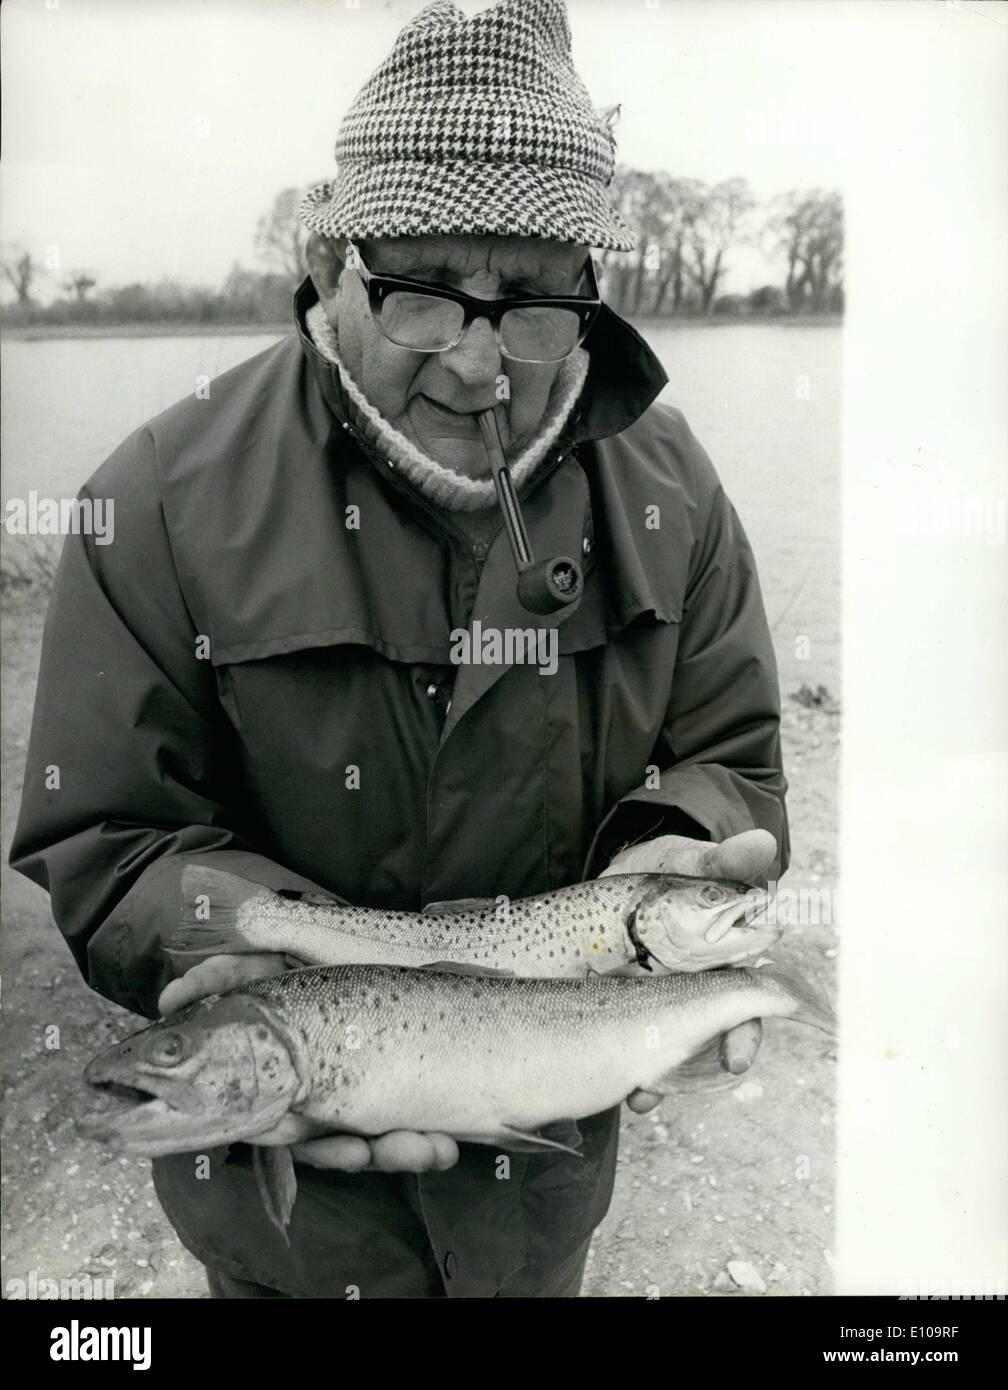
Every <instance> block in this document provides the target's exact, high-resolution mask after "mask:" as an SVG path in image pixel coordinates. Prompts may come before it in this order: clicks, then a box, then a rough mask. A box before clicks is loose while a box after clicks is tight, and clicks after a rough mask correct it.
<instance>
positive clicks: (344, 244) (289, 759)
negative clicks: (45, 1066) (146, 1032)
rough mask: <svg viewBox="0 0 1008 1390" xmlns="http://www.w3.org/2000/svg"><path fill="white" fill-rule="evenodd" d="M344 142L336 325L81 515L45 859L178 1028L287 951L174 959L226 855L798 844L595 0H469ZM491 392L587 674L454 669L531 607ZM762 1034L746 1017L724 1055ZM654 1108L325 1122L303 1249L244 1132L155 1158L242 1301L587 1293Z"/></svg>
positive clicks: (770, 862) (576, 868)
mask: <svg viewBox="0 0 1008 1390" xmlns="http://www.w3.org/2000/svg"><path fill="white" fill-rule="evenodd" d="M337 157H338V159H339V166H338V177H337V178H336V180H335V182H334V183H332V184H327V185H325V186H323V187H322V188H320V189H317V190H316V191H315V192H314V193H313V194H312V195H310V197H309V198H308V200H307V202H306V205H305V208H304V211H303V215H304V220H305V221H306V223H307V225H308V227H309V228H310V229H311V231H312V237H311V240H310V243H309V264H310V270H311V278H310V280H306V281H305V283H304V284H303V285H302V286H301V287H300V289H299V290H298V292H297V295H296V298H295V316H296V327H297V333H296V335H295V336H291V337H289V338H287V339H285V340H283V341H281V342H280V343H278V344H277V345H276V346H275V347H273V348H271V349H270V350H268V351H267V352H265V353H263V354H261V355H260V356H258V357H256V358H253V359H252V360H251V361H249V362H246V363H244V364H242V365H241V366H239V367H238V368H236V369H235V370H233V371H231V372H229V373H227V374H226V375H225V376H223V377H221V378H220V379H219V380H217V381H215V382H214V383H213V386H212V390H211V393H210V398H209V399H208V400H202V399H201V400H192V401H189V402H184V403H182V404H180V405H178V406H176V407H174V408H173V409H171V410H169V411H168V412H167V413H166V414H164V415H162V416H160V417H159V418H158V419H156V420H154V421H152V422H151V423H150V424H148V425H147V426H145V427H144V428H142V429H140V430H139V431H137V433H136V434H134V435H132V436H131V437H130V438H129V439H128V440H126V442H125V443H124V444H123V445H122V446H121V447H120V448H119V449H118V450H117V451H116V453H115V454H114V455H113V456H112V457H111V458H110V459H109V460H108V461H107V462H106V464H105V465H104V466H103V467H102V468H101V469H100V470H99V471H98V472H97V474H96V475H95V476H94V478H93V479H92V480H91V482H90V483H89V484H88V487H87V492H88V493H89V495H92V496H102V497H113V498H114V499H115V503H116V519H117V529H116V542H115V544H114V545H112V546H105V547H96V546H94V545H93V544H92V542H91V541H90V540H89V539H88V538H87V537H84V536H71V537H68V539H67V543H66V549H65V553H64V557H63V561H62V566H61V570H60V574H59V578H58V581H57V584H56V588H55V592H54V594H53V599H52V605H51V610H50V615H49V622H48V627H47V632H46V640H45V648H44V653H43V661H42V669H41V675H40V679H39V693H38V702H37V708H36V715H35V723H34V728H33V733H32V741H31V748H30V753H29V759H28V770H27V776H26V782H25V796H24V805H23V810H22V816H21V822H20V825H19V829H18V833H17V838H16V843H15V847H14V851H13V855H12V859H13V862H14V863H15V864H16V866H17V867H18V868H19V869H21V871H22V872H24V873H26V874H28V875H29V876H31V877H32V878H34V879H35V880H36V881H37V882H39V883H41V884H43V885H44V886H45V887H46V888H48V890H49V892H50V894H51V897H52V906H53V913H54V915H55V918H56V921H57V922H58V924H59V926H60V928H61V929H62V931H63V932H64V933H65V935H66V937H67V940H68V941H69V943H70V946H71V948H72V950H73V952H74V954H75V956H76V958H77V961H78V963H79V965H80V967H81V969H82V971H83V972H84V974H85V976H86V978H87V980H88V982H89V983H90V984H91V985H92V986H93V987H94V988H95V989H97V990H100V991H101V992H102V993H103V994H105V995H107V996H108V997H110V998H112V999H115V1000H117V1001H119V1002H120V1003H121V1004H124V1005H125V1006H126V1007H127V1008H130V1009H133V1010H135V1011H137V1012H139V1013H142V1014H146V1015H147V1016H149V1017H153V1016H155V1015H156V1013H157V1011H158V1005H159V996H160V1007H161V1009H162V1010H170V1009H172V1008H175V1007H177V1006H179V1005H181V1004H183V1003H184V1002H186V1001H187V1000H189V999H192V998H195V997H198V996H199V995H201V994H205V993H210V992H215V991H218V990H224V989H227V988H230V987H231V986H233V985H235V984H237V983H240V982H241V981H242V980H244V979H247V978H248V977H249V976H250V975H259V974H266V973H270V972H273V971H276V970H278V969H282V968H284V962H283V960H282V959H281V958H279V957H277V956H272V955H264V956H256V957H242V958H238V957H228V956H219V957H216V958H213V959H211V960H209V961H205V962H203V963H201V964H199V965H197V966H196V967H195V968H193V969H192V970H190V971H189V972H188V973H186V974H184V975H183V976H181V977H180V978H178V979H174V980H173V979H172V975H173V969H172V966H171V964H170V963H169V960H168V958H167V957H166V955H165V954H164V952H163V950H162V942H163V941H164V939H165V938H166V937H167V935H169V934H170V932H171V931H172V930H173V928H174V926H175V925H176V922H177V920H178V913H179V906H180V896H181V895H180V876H181V871H182V868H183V866H184V865H185V864H186V863H192V862H197V863H201V864H207V865H212V866H217V867H223V868H227V869H230V870H232V871H233V872H236V873H239V874H243V875H244V876H246V877H247V878H251V879H255V880H257V881H259V882H261V883H264V884H268V885H270V886H272V887H274V888H278V889H285V890H287V891H289V892H300V891H306V890H317V889H318V888H322V889H324V890H327V891H330V892H332V893H335V894H338V895H340V896H342V897H343V898H345V899H348V900H350V901H353V902H356V903H363V904H368V905H371V906H379V907H388V908H395V909H414V910H415V909H418V908H420V907H422V906H424V905H425V904H427V903H430V902H432V901H434V900H451V899H457V898H461V897H463V896H469V897H471V896H474V895H475V896H493V895H496V894H500V893H505V894H508V895H510V896H512V897H517V896H522V895H527V894H530V893H535V892H542V891H545V890H548V889H552V888H557V887H561V886H563V885H565V884H569V883H571V882H575V881H578V880H579V879H582V878H585V877H591V876H594V875H597V874H598V873H600V872H604V871H606V870H607V868H608V869H609V870H613V869H616V870H619V871H623V870H625V869H628V868H630V869H633V868H639V867H645V868H650V869H669V870H679V871H684V872H708V873H712V874H724V875H728V876H731V877H735V878H743V879H748V880H749V881H753V882H755V881H759V880H761V879H765V877H766V876H767V874H768V873H776V872H779V871H780V870H781V868H782V867H783V866H784V864H785V863H786V857H787V828H786V818H785V812H784V790H785V782H784V777H783V774H782V771H781V761H780V749H779V737H778V725H779V708H778V693H777V686H776V674H775V667H774V659H773V654H772V650H771V645H770V640H769V636H768V633H767V628H766V621H765V617H764V612H763V607H762V602H761V598H760V593H759V587H758V582H757V578H756V572H755V568H754V564H753V559H752V555H751V552H750V550H749V547H748V545H747V543H746V539H745V537H744V535H743V533H742V530H741V527H740V525H739V522H738V519H737V518H736V516H735V513H734V511H733V509H732V507H731V505H730V504H729V502H728V501H727V499H726V498H725V495H724V493H723V491H722V489H721V487H720V485H719V482H718V479H717V477H716V475H715V473H714V471H713V468H712V467H711V464H710V462H709V461H708V459H707V457H706V455H705V454H704V452H703V450H702V449H701V448H700V446H699V445H698V444H697V442H696V440H695V439H694V438H693V436H692V435H691V433H690V431H689V429H688V428H687V426H686V424H685V422H684V420H683V418H682V416H681V415H680V414H679V413H678V412H677V411H675V410H672V409H668V408H665V407H661V406H657V405H654V404H653V402H654V400H655V397H656V396H657V395H658V393H659V391H660V390H661V388H662V386H663V385H664V384H665V380H666V378H665V375H664V373H663V372H662V370H661V368H660V366H659V364H658V362H657V361H656V359H655V358H654V356H653V355H652V354H651V352H650V351H649V349H648V348H647V346H646V345H645V343H644V342H643V341H642V339H641V338H640V337H639V336H638V335H637V333H636V332H634V330H633V329H632V328H630V327H629V325H627V324H625V323H624V322H622V321H621V320H620V319H619V318H618V317H617V316H616V315H615V314H613V313H612V312H611V311H610V310H608V309H607V308H606V307H605V305H602V304H600V303H599V301H598V297H597V286H596V282H595V279H594V271H593V268H592V262H591V258H590V254H589V248H590V247H608V248H611V249H614V250H626V249H629V248H630V247H631V246H632V244H633V243H632V236H631V234H630V233H629V231H628V229H627V228H626V227H625V226H624V224H623V223H622V222H621V220H620V218H619V217H618V215H617V214H616V213H615V211H614V210H613V209H612V208H611V207H610V205H609V203H608V200H607V197H606V186H607V184H608V183H609V181H610V179H611V176H612V171H613V145H612V139H611V136H610V133H609V130H608V128H607V126H606V124H605V123H604V122H603V121H602V120H600V119H599V118H598V117H597V116H596V115H595V114H594V112H593V110H592V107H591V104H590V102H589V100H588V96H587V93H586V92H585V90H584V88H583V86H582V84H581V82H580V80H579V78H578V77H577V75H576V73H575V71H574V69H573V67H572V65H571V60H570V34H569V30H568V27H567V20H566V15H565V13H564V10H563V7H562V4H561V3H560V0H503V3H500V4H498V5H497V6H496V7H495V8H493V9H491V10H488V11H485V12H483V13H482V14H480V15H479V16H477V17H476V18H473V19H466V18H465V17H464V16H463V15H462V14H461V13H460V12H459V11H458V10H457V9H456V8H455V7H454V6H453V5H452V4H451V3H450V0H435V3H434V4H432V5H430V6H429V7H428V8H427V9H426V10H424V11H423V13H422V14H420V16H419V17H418V18H417V19H416V20H415V21H414V22H413V23H411V24H410V25H409V26H407V28H405V29H404V30H403V32H402V34H401V35H400V37H399V40H398V42H397V44H396V46H395V49H394V51H393V52H392V54H391V55H390V57H389V58H388V60H387V61H386V62H385V63H384V64H383V65H382V66H381V67H380V68H379V69H378V70H377V71H376V72H375V74H374V75H373V76H372V77H371V79H370V80H369V81H368V82H367V83H366V85H365V86H364V88H363V89H362V91H361V92H360V93H359V95H358V97H357V99H356V100H355V102H354V104H353V105H352V107H351V109H350V111H349V114H348V115H347V117H346V120H345V123H344V125H343V128H342V130H341V132H340V136H339V140H338V144H337ZM487 408H493V409H494V411H495V412H496V418H497V421H498V425H499V429H500V433H501V437H502V440H503V443H504V445H505V448H506V450H507V456H508V459H509V461H510V464H511V469H512V473H513V477H514V480H515V484H516V486H517V488H518V490H519V494H520V496H521V499H522V505H523V507H524V511H525V519H526V524H527V527H528V531H529V535H530V538H531V542H532V545H533V549H534V553H535V554H537V555H552V554H558V553H559V554H566V555H572V556H576V557H577V559H578V561H579V562H580V563H581V565H582V568H583V571H584V583H583V589H582V592H581V595H580V598H579V600H578V601H576V602H574V603H571V604H567V605H566V606H564V607H563V608H562V609H560V610H558V611H556V612H553V613H551V614H549V615H547V616H546V617H543V618H540V619H538V624H539V626H540V627H541V628H543V629H544V630H545V631H546V632H547V634H548V635H549V636H550V639H551V641H553V642H554V643H555V650H556V663H555V667H551V668H550V669H551V671H552V674H540V671H539V670H538V669H537V668H536V667H535V666H533V665H523V664H520V663H515V664H512V665H510V666H506V665H501V664H494V663H493V662H490V663H486V662H479V663H477V662H472V663H471V664H468V665H456V664H454V663H453V661H452V650H453V649H452V643H451V634H452V633H453V632H456V631H457V630H459V629H469V628H470V627H471V626H472V625H473V624H474V623H475V622H476V621H479V622H480V623H481V624H482V628H483V629H484V630H497V631H501V630H504V629H508V628H525V627H527V626H528V625H529V615H528V614H527V613H526V612H525V611H524V610H523V609H522V607H521V605H520V603H519V602H518V599H517V597H516V589H515V569H514V565H513V563H512V558H511V554H510V551H509V548H508V542H507V538H506V536H505V534H504V533H503V531H502V529H501V523H500V516H499V514H498V512H497V511H496V509H495V505H494V490H493V485H492V482H491V477H490V471H489V464H488V460H487V455H486V453H485V451H484V448H483V445H482V443H481V437H480V432H479V429H478V427H477V417H476V413H477V412H479V411H482V410H485V409H487ZM54 765H55V766H58V768H59V770H60V776H59V789H58V790H53V789H51V787H52V784H53V780H54V779H52V778H47V777H46V769H48V768H51V767H52V766H54ZM627 846H631V847H630V848H627ZM621 850H622V851H623V853H622V854H621V853H619V851H621ZM614 856H616V857H615V858H614ZM757 1046H758V1024H753V1025H751V1026H750V1025H744V1026H743V1028H742V1029H740V1030H736V1032H735V1033H734V1034H733V1035H729V1036H728V1038H727V1039H726V1040H725V1044H724V1046H723V1048H722V1057H723V1060H724V1065H725V1066H726V1067H728V1068H729V1069H731V1070H736V1071H737V1070H743V1069H744V1068H745V1067H746V1066H747V1065H748V1064H749V1063H750V1062H751V1060H752V1057H753V1056H754V1055H755V1050H756V1047H757ZM655 1100H656V1097H652V1096H647V1095H644V1094H641V1093H639V1092H638V1093H635V1095H634V1096H633V1097H630V1101H631V1104H632V1106H633V1107H634V1108H637V1109H646V1108H648V1107H649V1106H650V1105H651V1104H653V1103H655ZM618 1127H619V1115H618V1112H616V1111H609V1112H606V1113H604V1114H600V1115H597V1116H594V1117H591V1118H590V1119H588V1120H585V1121H583V1122H582V1123H581V1130H582V1134H583V1147H582V1151H581V1156H580V1157H572V1156H570V1155H568V1154H566V1153H562V1152H553V1153H550V1154H547V1155H545V1156H543V1155H542V1154H528V1153H514V1154H512V1155H511V1156H510V1171H509V1176H508V1177H507V1178H506V1179H504V1180H499V1172H500V1170H499V1169H498V1168H497V1167H496V1165H495V1158H496V1155H495V1154H494V1152H493V1150H492V1149H490V1148H485V1147H481V1146H478V1145H466V1144H463V1145H458V1144H456V1142H455V1141H454V1140H453V1139H452V1138H451V1137H450V1136H447V1135H438V1134H430V1135H421V1134H401V1133H397V1134H390V1135H385V1136H380V1137H378V1138H376V1139H374V1140H372V1141H370V1142H368V1141H366V1140H364V1139H362V1138H359V1137H352V1136H348V1135H334V1136H331V1137H322V1138H319V1139H316V1140H313V1141H311V1142H309V1143H305V1144H302V1145H299V1146H298V1147H297V1148H296V1150H295V1156H296V1158H297V1159H298V1160H299V1162H300V1165H301V1166H300V1172H299V1186H298V1197H297V1202H296V1204H295V1207H294V1210H293V1213H292V1217H291V1224H290V1244H289V1245H285V1244H284V1243H283V1241H282V1240H281V1239H280V1237H279V1235H278V1234H277V1232H276V1231H275V1229H274V1228H273V1227H272V1226H271V1224H270V1223H269V1221H268V1220H267V1217H266V1215H265V1214H264V1212H263V1210H262V1208H261V1204H260V1202H259V1200H258V1196H257V1191H256V1186H255V1180H254V1176H253V1171H252V1166H251V1162H250V1150H249V1148H248V1147H247V1146H245V1145H233V1146H232V1147H231V1148H230V1149H229V1150H225V1151H217V1152H214V1153H212V1154H210V1155H209V1156H207V1158H208V1161H205V1162H202V1163H200V1162H197V1161H196V1158H195V1157H194V1156H193V1155H183V1156H177V1157H170V1158H162V1159H158V1160H156V1161H155V1163H154V1180H155V1186H156V1189H157V1193H158V1196H159V1198H160V1200H161V1203H162V1205H163V1206H164V1209H165V1211H166V1212H167V1214H168V1216H169V1218H170V1220H171V1221H172V1224H173V1225H174V1226H175V1228H176V1230H177V1231H178V1233H179V1235H180V1237H181V1239H182V1241H183V1242H184V1244H185V1245H186V1246H187V1247H188V1248H189V1249H190V1250H191V1251H192V1252H193V1253H194V1254H195V1255H196V1256H197V1257H198V1258H199V1259H200V1260H201V1261H203V1262H204V1264H205V1265H206V1266H207V1267H208V1270H209V1272H210V1282H211V1288H212V1289H213V1290H214V1291H215V1292H216V1293H218V1294H232V1295H234V1294H252V1295H256V1296H278V1295H288V1296H318V1295H335V1296H340V1297H345V1296H346V1292H347V1290H348V1289H357V1290H359V1292H360V1294H361V1296H364V1297H367V1296H373V1295H420V1296H427V1295H436V1294H444V1293H447V1294H449V1295H458V1294H463V1295H503V1296H507V1295H547V1294H570V1293H574V1292H576V1291H577V1289H578V1287H579V1285H580V1281H581V1275H582V1271H583V1268H584V1262H585V1257H586V1253H587V1249H588V1244H589V1241H590V1238H591V1233H592V1231H593V1229H594V1228H595V1227H596V1226H597V1224H598V1223H599V1221H600V1220H601V1219H602V1217H603V1215H604V1214H605V1211H606V1209H607V1206H608V1202H609V1198H610V1194H611V1190H612V1184H613V1174H614V1167H615V1161H616V1146H617V1137H618Z"/></svg>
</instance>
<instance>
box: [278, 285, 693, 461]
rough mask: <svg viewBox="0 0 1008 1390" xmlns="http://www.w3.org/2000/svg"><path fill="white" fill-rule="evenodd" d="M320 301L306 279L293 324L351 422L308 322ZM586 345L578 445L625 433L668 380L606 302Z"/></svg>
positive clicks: (575, 434) (338, 409) (335, 404)
mask: <svg viewBox="0 0 1008 1390" xmlns="http://www.w3.org/2000/svg"><path fill="white" fill-rule="evenodd" d="M317 300H318V292H317V291H316V289H315V286H314V284H313V283H312V281H311V278H310V277H308V276H306V277H305V279H304V280H302V282H301V284H300V285H299V286H298V288H297V290H296V292H295V294H294V323H295V326H296V328H297V334H298V338H299V339H300V341H301V348H302V351H303V352H304V354H305V356H306V357H307V359H308V362H309V364H310V365H311V367H312V370H313V371H314V373H315V375H316V377H317V378H318V379H319V381H320V383H321V385H322V389H323V392H324V394H325V397H326V400H327V401H328V402H329V405H330V406H331V407H332V409H333V410H334V411H335V413H336V415H337V416H338V417H339V419H340V420H341V421H342V420H347V419H349V418H350V417H349V410H348V403H347V400H346V397H345V394H344V391H343V387H342V385H341V384H340V379H339V373H338V372H337V371H335V370H334V368H333V366H332V363H330V362H329V361H327V360H326V358H325V357H323V355H322V354H321V353H320V352H319V350H318V348H317V347H316V346H315V344H314V343H313V342H312V339H311V335H310V334H309V332H308V328H307V325H306V324H305V314H306V313H307V312H308V310H309V309H310V308H311V307H312V305H313V304H315V303H316V302H317ZM584 346H585V348H586V349H587V351H588V355H589V359H590V365H589V367H588V376H587V379H586V381H585V385H584V390H583V391H582V393H581V402H580V407H579V409H578V412H577V416H576V423H574V425H573V429H572V441H573V443H575V444H582V443H586V442H588V441H589V440H594V439H609V438H610V437H611V436H612V435H615V434H621V433H622V432H623V430H625V429H628V428H629V427H630V426H631V425H632V424H633V423H634V421H635V420H638V419H639V418H640V417H641V416H642V415H643V414H644V412H645V410H647V408H648V406H649V405H650V404H651V403H652V401H654V400H655V399H656V398H657V396H658V394H659V392H660V391H661V390H662V388H663V387H664V386H665V385H666V384H667V382H668V377H667V376H666V374H665V370H664V368H663V367H662V365H661V363H660V362H659V361H658V358H657V357H656V356H655V354H654V353H653V352H652V351H651V349H650V348H649V347H648V345H647V343H646V342H645V341H644V339H643V338H642V337H641V336H640V334H639V333H638V332H637V330H636V329H634V328H632V327H631V326H630V324H628V323H627V322H626V320H625V319H621V318H620V316H619V314H616V313H614V312H613V310H612V309H610V308H609V306H608V305H607V304H603V305H602V308H601V310H600V311H599V313H598V314H597V315H596V318H595V322H594V323H593V324H592V326H591V330H590V332H589V334H588V336H587V338H586V339H585V342H584Z"/></svg>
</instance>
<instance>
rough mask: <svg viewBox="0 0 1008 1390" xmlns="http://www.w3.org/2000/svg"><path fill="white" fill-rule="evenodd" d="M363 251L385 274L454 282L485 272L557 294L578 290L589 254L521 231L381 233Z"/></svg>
mask: <svg viewBox="0 0 1008 1390" xmlns="http://www.w3.org/2000/svg"><path fill="white" fill-rule="evenodd" d="M361 251H362V253H363V255H364V259H365V260H366V261H367V264H368V268H369V269H370V270H372V271H376V272H379V273H381V274H384V275H403V276H406V277H407V278H409V279H413V280H428V279H435V278H436V279H439V280H444V281H446V282H449V283H452V282H456V281H459V282H461V281H463V280H465V279H467V278H468V277H469V276H471V275H475V274H478V273H480V272H484V273H489V274H491V275H495V276H498V277H499V278H500V280H501V282H502V283H506V284H526V285H536V286H540V287H541V288H542V289H543V290H544V291H546V292H550V291H552V292H553V293H555V294H565V293H570V292H573V291H574V290H575V288H576V286H577V282H578V280H579V279H580V276H581V271H582V269H583V268H584V264H585V260H586V258H587V256H588V248H587V247H585V246H575V245H574V244H573V243H570V242H562V241H547V240H545V239H544V238H541V237H518V236H513V237H494V236H466V237H463V236H430V237H394V238H393V237H382V238H375V239H374V240H365V241H362V242H361Z"/></svg>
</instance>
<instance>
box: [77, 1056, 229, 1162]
mask: <svg viewBox="0 0 1008 1390" xmlns="http://www.w3.org/2000/svg"><path fill="white" fill-rule="evenodd" d="M84 1080H85V1081H86V1082H87V1084H88V1086H89V1087H90V1088H91V1090H92V1092H94V1093H95V1094H96V1095H97V1096H98V1097H100V1098H101V1102H102V1104H101V1108H99V1109H96V1110H92V1111H90V1112H89V1113H88V1114H86V1115H84V1116H83V1117H82V1118H81V1119H80V1120H78V1122H77V1126H76V1127H77V1131H78V1133H79V1134H81V1135H82V1136H83V1137H84V1138H86V1139H96V1140H98V1141H99V1143H102V1144H106V1145H107V1146H108V1147H109V1148H111V1149H114V1150H116V1151H118V1152H121V1153H133V1154H138V1155H143V1156H146V1157H150V1158H155V1157H159V1156H160V1155H162V1154H166V1153H178V1152H180V1149H181V1148H182V1147H183V1141H185V1142H186V1143H188V1142H191V1143H192V1144H194V1145H199V1144H210V1143H212V1142H214V1140H216V1141H217V1142H224V1140H223V1138H222V1137H221V1135H220V1121H219V1120H212V1121H208V1118H207V1117H206V1116H205V1115H204V1114H203V1113H202V1112H203V1109H204V1107H203V1105H202V1104H201V1102H200V1099H199V1096H198V1095H197V1094H196V1092H195V1088H194V1087H192V1086H190V1085H188V1084H187V1083H185V1082H184V1081H180V1080H178V1079H175V1078H171V1079H169V1078H167V1077H147V1076H144V1077H136V1076H132V1077H130V1079H129V1080H128V1081H127V1080H124V1079H123V1078H122V1077H120V1076H116V1075H110V1074H109V1068H108V1063H107V1062H105V1061H104V1059H103V1058H100V1057H99V1058H96V1059H95V1060H94V1061H93V1062H91V1063H90V1064H89V1065H88V1067H87V1068H86V1070H85V1072H84Z"/></svg>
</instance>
